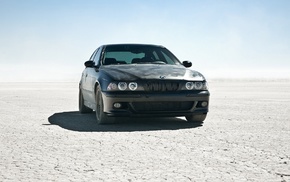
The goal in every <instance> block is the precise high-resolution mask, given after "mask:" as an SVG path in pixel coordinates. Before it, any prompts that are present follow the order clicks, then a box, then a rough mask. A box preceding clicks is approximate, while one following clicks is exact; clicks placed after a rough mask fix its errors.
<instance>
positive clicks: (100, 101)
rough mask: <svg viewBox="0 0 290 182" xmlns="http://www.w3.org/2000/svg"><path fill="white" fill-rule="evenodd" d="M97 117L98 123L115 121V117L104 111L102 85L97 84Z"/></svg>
mask: <svg viewBox="0 0 290 182" xmlns="http://www.w3.org/2000/svg"><path fill="white" fill-rule="evenodd" d="M96 119H97V123H98V124H109V123H114V122H115V118H112V117H108V116H107V115H106V114H105V113H104V102H103V98H102V92H101V89H100V86H97V89H96Z"/></svg>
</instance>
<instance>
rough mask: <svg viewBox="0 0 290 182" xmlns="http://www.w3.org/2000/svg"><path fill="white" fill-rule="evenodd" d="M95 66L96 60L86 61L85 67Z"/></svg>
mask: <svg viewBox="0 0 290 182" xmlns="http://www.w3.org/2000/svg"><path fill="white" fill-rule="evenodd" d="M94 66H95V62H94V61H86V62H85V67H86V68H91V67H94Z"/></svg>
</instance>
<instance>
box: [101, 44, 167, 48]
mask: <svg viewBox="0 0 290 182" xmlns="http://www.w3.org/2000/svg"><path fill="white" fill-rule="evenodd" d="M102 46H105V47H106V46H152V47H161V48H165V47H164V46H162V45H154V44H137V43H130V44H124V43H123V44H105V45H102Z"/></svg>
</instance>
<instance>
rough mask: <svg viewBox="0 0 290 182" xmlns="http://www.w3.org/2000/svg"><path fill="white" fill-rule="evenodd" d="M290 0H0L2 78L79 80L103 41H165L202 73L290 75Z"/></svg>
mask: <svg viewBox="0 0 290 182" xmlns="http://www.w3.org/2000/svg"><path fill="white" fill-rule="evenodd" d="M289 14H290V1H288V0H276V1H272V0H271V1H270V0H269V1H267V0H253V1H252V0H236V1H227V0H224V1H223V0H219V1H216V0H213V1H210V0H205V1H161V0H146V1H126V0H125V1H113V0H108V1H97V0H84V1H78V0H62V1H58V0H49V1H39V0H26V1H22V0H0V16H1V19H0V25H1V28H0V81H1V82H10V81H12V82H18V81H20V82H22V81H78V80H79V79H80V75H81V72H82V70H83V69H84V66H83V63H84V62H85V61H86V60H88V59H89V57H90V55H91V54H92V52H93V51H94V50H95V49H96V48H97V47H98V46H100V45H102V44H111V43H149V44H158V45H163V46H165V47H167V48H168V49H169V50H171V51H172V52H173V53H174V54H175V55H176V56H177V57H178V58H179V59H180V60H181V61H183V60H190V61H192V62H193V67H192V69H195V70H198V71H200V72H201V73H203V74H204V75H205V76H206V77H207V78H266V79H273V78H274V79H277V78H286V79H289V78H290V74H289V73H290V34H289V32H290V16H289Z"/></svg>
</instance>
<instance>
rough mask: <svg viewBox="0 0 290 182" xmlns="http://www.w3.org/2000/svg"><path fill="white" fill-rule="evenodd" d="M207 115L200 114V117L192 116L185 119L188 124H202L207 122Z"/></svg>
mask: <svg viewBox="0 0 290 182" xmlns="http://www.w3.org/2000/svg"><path fill="white" fill-rule="evenodd" d="M206 115H207V114H198V115H196V114H192V115H187V116H185V118H186V120H187V121H188V122H191V123H202V122H203V121H204V120H205V118H206Z"/></svg>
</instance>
